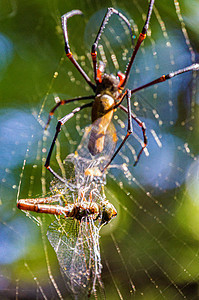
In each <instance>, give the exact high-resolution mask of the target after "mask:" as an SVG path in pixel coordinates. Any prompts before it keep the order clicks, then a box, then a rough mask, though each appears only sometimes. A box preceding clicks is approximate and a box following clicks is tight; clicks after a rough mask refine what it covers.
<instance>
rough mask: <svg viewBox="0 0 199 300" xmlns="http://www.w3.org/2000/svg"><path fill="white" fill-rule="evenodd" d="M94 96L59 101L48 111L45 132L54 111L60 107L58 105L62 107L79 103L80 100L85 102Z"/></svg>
mask: <svg viewBox="0 0 199 300" xmlns="http://www.w3.org/2000/svg"><path fill="white" fill-rule="evenodd" d="M94 98H95V96H85V97H77V98H73V99H68V100H61V101H59V102H58V103H57V104H56V105H55V106H54V107H53V108H52V109H51V111H50V113H49V116H48V121H47V123H46V126H45V130H46V129H47V128H48V125H49V123H50V120H51V118H52V116H53V115H54V112H55V110H56V109H57V108H58V107H59V106H60V105H64V104H67V103H70V102H74V101H80V100H87V99H89V100H90V99H94Z"/></svg>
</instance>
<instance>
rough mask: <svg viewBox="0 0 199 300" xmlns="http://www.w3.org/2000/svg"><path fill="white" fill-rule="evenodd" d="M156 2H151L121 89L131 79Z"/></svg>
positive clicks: (151, 0) (152, 0)
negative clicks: (136, 57) (135, 60)
mask: <svg viewBox="0 0 199 300" xmlns="http://www.w3.org/2000/svg"><path fill="white" fill-rule="evenodd" d="M154 1H155V0H150V3H149V8H148V13H147V17H146V21H145V23H144V26H143V28H142V31H141V33H140V35H139V37H138V40H137V43H136V45H135V48H134V50H133V54H132V56H131V59H130V61H129V63H128V65H127V69H126V72H125V79H124V81H123V82H122V84H121V87H124V86H125V84H126V83H127V80H128V78H129V75H130V71H131V67H132V64H133V62H134V59H135V56H136V54H137V51H138V49H139V48H140V45H141V44H142V42H143V41H144V39H145V38H146V33H147V30H148V27H149V21H150V18H151V13H152V10H153V4H154Z"/></svg>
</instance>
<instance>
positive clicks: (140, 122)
mask: <svg viewBox="0 0 199 300" xmlns="http://www.w3.org/2000/svg"><path fill="white" fill-rule="evenodd" d="M119 108H121V109H122V110H123V111H125V112H126V113H127V114H128V109H127V108H126V107H125V106H123V105H121V104H120V105H119ZM131 118H132V119H133V120H134V121H135V122H136V123H137V124H138V125H139V126H140V127H141V129H142V134H143V140H144V145H143V146H142V149H141V150H140V152H139V153H138V155H137V159H136V161H135V163H134V166H136V165H137V163H138V161H139V159H140V156H141V154H142V152H143V151H144V148H146V146H147V136H146V126H145V124H144V122H142V121H140V120H139V119H138V118H137V117H136V116H135V115H134V114H133V113H132V112H131Z"/></svg>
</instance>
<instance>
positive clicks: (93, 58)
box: [91, 7, 133, 82]
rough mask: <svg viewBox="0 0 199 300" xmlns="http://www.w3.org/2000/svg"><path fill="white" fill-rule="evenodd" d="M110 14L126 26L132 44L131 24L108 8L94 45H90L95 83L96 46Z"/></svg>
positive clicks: (114, 10)
mask: <svg viewBox="0 0 199 300" xmlns="http://www.w3.org/2000/svg"><path fill="white" fill-rule="evenodd" d="M112 14H116V15H118V16H119V17H120V18H121V19H122V20H123V21H124V22H125V23H126V24H127V26H128V28H129V31H130V34H131V39H132V43H133V33H132V29H131V24H130V22H129V20H128V19H127V18H126V17H125V16H124V15H123V14H122V13H120V12H119V11H117V10H116V9H114V8H112V7H109V8H108V9H107V12H106V14H105V16H104V18H103V20H102V23H101V26H100V28H99V31H98V33H97V36H96V38H95V41H94V44H93V45H92V48H91V57H92V61H93V71H94V80H95V82H97V46H98V42H99V40H100V38H101V35H102V32H103V31H104V29H105V26H106V24H107V23H108V21H109V18H110V17H111V15H112Z"/></svg>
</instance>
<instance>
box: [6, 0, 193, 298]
mask: <svg viewBox="0 0 199 300" xmlns="http://www.w3.org/2000/svg"><path fill="white" fill-rule="evenodd" d="M179 4H180V9H181V14H182V16H183V22H181V21H182V20H181V14H180V11H179V10H178V2H177V1H171V0H162V1H158V0H157V1H156V3H155V5H156V6H155V9H154V12H153V15H152V19H151V25H150V30H149V33H148V39H147V40H146V42H145V43H144V46H143V47H142V49H141V50H140V52H139V54H138V56H137V58H136V62H135V66H134V68H133V70H132V76H131V78H130V80H129V83H128V86H129V87H132V88H133V87H136V86H139V85H141V84H144V83H146V82H148V81H150V80H153V79H155V78H156V77H159V76H161V75H162V74H164V73H168V72H170V71H173V70H177V69H179V68H182V67H185V66H187V65H190V64H192V63H193V62H194V61H196V62H198V54H197V53H198V50H199V42H198V33H199V32H198V25H199V24H198V20H199V3H198V1H197V0H192V1H190V0H189V1H188V0H181V1H179ZM110 6H113V7H115V8H116V9H118V10H120V11H121V12H123V13H124V14H125V15H126V16H127V17H128V18H129V19H131V24H132V25H133V28H134V29H135V32H134V33H135V36H137V32H136V26H138V30H141V28H142V25H143V22H144V21H143V19H144V17H145V14H146V12H147V1H146V0H142V1H100V2H99V1H89V0H87V1H81V3H80V2H79V1H63V0H52V1H46V0H44V1H39V0H35V1H15V0H2V1H0V24H1V27H0V28H1V31H0V100H1V101H0V105H1V107H0V141H1V153H0V164H1V167H0V170H1V171H0V179H1V189H0V197H1V202H0V204H1V206H0V265H1V266H0V295H1V298H2V299H13V298H16V299H59V298H61V297H62V298H63V299H70V296H69V295H68V292H67V290H66V288H65V284H64V280H63V278H62V276H61V274H60V271H59V266H58V262H57V258H56V255H55V253H54V250H53V249H52V248H51V246H50V244H49V242H48V240H47V238H46V231H47V227H48V225H49V224H50V222H51V220H52V218H50V217H48V216H38V215H36V214H33V215H32V217H28V216H26V215H25V214H24V213H22V212H21V211H18V210H17V208H16V201H17V199H21V198H30V197H32V198H34V197H36V196H38V195H39V196H42V195H44V194H46V193H47V192H48V190H49V183H50V181H51V180H52V176H51V174H49V173H48V172H46V170H45V169H44V168H43V164H44V162H45V157H46V151H47V150H48V149H49V146H50V143H51V140H52V137H53V133H54V128H55V125H56V118H54V120H53V121H52V124H51V127H50V129H49V134H48V135H44V132H43V125H44V124H45V122H46V120H47V117H48V112H49V110H50V109H51V108H52V107H53V106H54V98H55V97H56V96H59V97H60V98H61V99H67V98H72V97H75V96H79V95H90V94H91V91H90V90H89V88H88V87H87V86H86V85H85V82H84V80H83V79H82V78H81V76H80V75H79V74H78V72H77V71H76V70H75V69H74V67H73V65H72V64H71V63H70V62H69V61H67V59H66V58H65V54H64V43H63V35H62V29H61V16H62V15H63V14H64V13H66V12H68V11H70V10H72V9H80V10H82V11H83V12H84V16H83V17H81V16H75V17H74V18H73V19H71V20H70V21H69V22H70V24H69V40H70V45H71V50H72V52H73V53H74V54H75V55H76V56H77V59H78V61H79V62H80V64H81V65H82V67H84V69H85V70H86V72H88V74H89V76H90V77H92V68H91V62H90V60H89V52H90V49H91V45H92V41H93V40H94V39H93V36H94V37H95V34H96V32H97V29H98V28H99V25H100V21H101V19H102V17H103V15H104V13H105V11H106V8H107V7H110ZM110 28H113V29H114V31H113V34H112V36H109V35H108V34H109V32H107V33H105V36H106V34H107V37H108V39H107V41H109V42H110V46H109V44H108V43H107V42H106V40H105V42H104V43H105V44H106V43H107V44H106V46H107V45H108V46H107V53H109V55H110V56H111V55H113V54H115V55H116V56H117V57H118V63H119V66H118V68H117V65H115V66H113V65H111V63H110V62H109V61H108V64H107V68H108V71H110V72H113V73H116V71H118V70H119V69H120V70H121V71H124V68H125V65H126V60H125V58H124V57H125V55H127V57H128V56H129V55H130V51H127V50H128V49H130V43H129V37H128V32H127V33H126V32H125V33H123V32H120V30H121V29H120V27H119V25H118V23H117V18H114V17H113V20H112V21H110ZM110 32H111V31H110ZM115 32H117V34H118V32H119V35H120V37H121V42H118V44H117V43H116V41H115V36H114V33H115ZM187 33H188V36H189V38H187V37H186V34H187ZM93 34H94V35H93ZM109 38H110V39H109ZM189 42H190V44H189ZM125 53H126V54H125ZM121 57H123V59H122V58H121ZM197 84H198V78H197V76H196V74H185V75H182V76H181V77H179V78H176V79H174V80H173V81H172V83H171V82H169V83H166V84H162V85H161V84H160V85H159V86H158V87H152V88H151V89H149V90H146V91H142V92H139V94H138V96H136V97H135V98H133V100H132V103H133V104H134V106H133V104H132V106H133V107H132V109H134V110H135V112H136V114H137V115H138V117H139V118H140V119H141V120H143V121H145V123H146V125H147V135H148V139H149V147H148V149H149V156H148V157H147V156H145V155H143V157H142V159H141V161H140V163H139V164H138V166H137V167H136V168H133V167H132V165H133V159H135V156H134V157H133V155H132V148H131V147H132V146H133V147H134V146H135V150H136V151H138V150H139V149H140V144H139V143H138V142H137V141H136V139H133V137H132V139H131V140H130V141H129V143H128V144H127V145H126V147H125V148H124V149H123V150H122V153H121V155H119V156H118V158H117V159H116V160H115V162H114V164H117V165H120V164H122V163H124V162H125V163H126V169H125V168H124V169H122V170H121V168H118V169H117V168H115V169H110V171H109V175H108V176H107V185H106V189H105V192H106V195H107V198H108V199H109V200H110V201H111V202H112V203H113V204H114V205H115V206H116V208H117V210H118V216H117V218H116V219H115V220H113V221H112V223H110V225H108V226H107V227H104V228H103V230H102V232H101V238H100V245H101V255H102V264H103V273H102V280H103V282H104V285H105V291H106V294H107V299H130V298H135V299H169V298H170V299H182V298H185V299H198V298H199V292H198V282H199V281H198V280H199V278H198V277H199V259H198V249H199V221H198V220H199V217H198V216H199V197H198V194H199V193H198V186H199V182H198V168H199V164H198V157H197V155H198V150H199V143H198V128H199V126H198V104H199V96H198V89H197ZM76 105H77V104H74V105H71V106H67V107H63V108H61V109H59V110H58V112H57V113H56V117H57V118H59V117H61V116H63V115H64V113H67V112H70V111H71V109H72V108H74V107H75V106H76ZM136 107H137V108H138V109H136ZM118 116H119V120H120V118H121V119H122V118H123V119H122V120H123V121H124V122H126V121H125V120H126V116H125V115H122V114H121V115H120V114H118ZM89 122H90V115H89V110H86V111H85V112H84V113H82V114H81V115H80V117H77V118H74V119H73V120H71V121H70V124H69V125H68V126H66V128H64V129H63V133H62V134H61V135H60V142H61V143H60V144H61V150H60V151H61V158H62V159H64V158H65V157H66V155H67V154H69V153H71V152H74V150H75V149H76V147H77V145H78V144H79V142H80V140H81V135H82V132H81V131H80V129H79V128H84V127H85V126H86V125H88V124H89ZM116 126H117V129H118V131H119V137H120V136H122V135H124V134H125V131H124V130H122V129H121V128H119V127H120V126H119V125H118V124H117V125H116ZM135 132H136V134H138V136H139V138H140V139H142V136H141V134H140V132H139V129H137V128H136V126H135ZM156 135H157V137H158V139H156V138H155V136H156ZM157 141H160V143H161V144H162V147H160V146H158V142H157ZM136 143H137V144H136ZM57 153H59V149H58V150H57ZM52 165H53V167H54V168H55V169H56V170H59V165H58V158H57V157H56V156H55V155H54V157H53V159H52ZM33 216H34V217H36V218H37V219H35V220H34V217H33ZM38 222H39V224H40V225H41V226H37V224H38ZM52 278H53V279H52ZM54 280H55V282H56V284H55V282H54Z"/></svg>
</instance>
